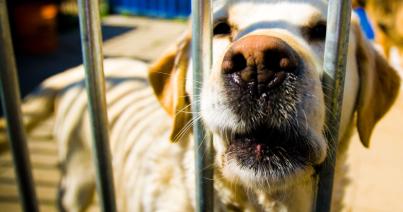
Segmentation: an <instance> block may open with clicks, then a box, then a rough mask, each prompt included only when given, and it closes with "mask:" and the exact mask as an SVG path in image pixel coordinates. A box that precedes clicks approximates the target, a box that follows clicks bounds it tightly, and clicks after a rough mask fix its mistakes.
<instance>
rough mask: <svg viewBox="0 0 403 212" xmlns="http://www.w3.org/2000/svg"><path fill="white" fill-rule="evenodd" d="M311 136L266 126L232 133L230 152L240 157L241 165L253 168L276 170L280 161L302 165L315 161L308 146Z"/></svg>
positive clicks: (232, 155)
mask: <svg viewBox="0 0 403 212" xmlns="http://www.w3.org/2000/svg"><path fill="white" fill-rule="evenodd" d="M307 137H308V136H306V135H300V134H298V133H297V134H294V133H291V132H287V131H283V130H280V129H276V128H269V127H263V128H258V129H255V130H251V131H249V132H248V133H236V134H234V135H233V136H231V137H230V138H229V141H228V149H227V153H228V154H230V155H231V157H232V158H234V159H236V160H237V161H238V164H239V165H241V166H243V167H247V168H251V169H259V167H260V168H264V167H265V168H264V169H266V168H268V169H272V168H276V167H275V166H277V165H278V164H290V163H293V164H295V165H296V166H300V167H301V166H306V165H308V164H310V163H311V161H310V158H309V157H310V156H309V155H310V154H309V152H310V150H309V148H308V147H307V145H304V143H305V142H307V139H308V138H307ZM279 160H281V161H282V162H281V161H279ZM279 166H281V165H279Z"/></svg>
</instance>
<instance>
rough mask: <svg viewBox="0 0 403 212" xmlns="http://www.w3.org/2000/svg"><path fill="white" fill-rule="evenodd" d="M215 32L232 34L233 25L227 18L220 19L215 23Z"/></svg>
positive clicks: (217, 33) (215, 33)
mask: <svg viewBox="0 0 403 212" xmlns="http://www.w3.org/2000/svg"><path fill="white" fill-rule="evenodd" d="M213 34H214V35H229V34H231V26H230V25H229V24H228V22H227V21H225V20H222V21H218V22H217V23H216V24H214V29H213Z"/></svg>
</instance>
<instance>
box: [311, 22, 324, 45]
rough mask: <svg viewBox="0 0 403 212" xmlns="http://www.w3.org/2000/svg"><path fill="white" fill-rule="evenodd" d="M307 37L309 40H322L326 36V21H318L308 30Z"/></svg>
mask: <svg viewBox="0 0 403 212" xmlns="http://www.w3.org/2000/svg"><path fill="white" fill-rule="evenodd" d="M307 36H308V39H309V40H310V41H322V40H325V38H326V23H325V22H319V23H317V24H316V25H315V26H314V27H311V28H309V30H308V35H307Z"/></svg>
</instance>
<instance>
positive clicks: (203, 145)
mask: <svg viewBox="0 0 403 212" xmlns="http://www.w3.org/2000/svg"><path fill="white" fill-rule="evenodd" d="M98 4H99V1H97V0H78V5H79V18H80V33H81V42H82V44H81V45H82V53H83V58H84V59H83V63H84V67H85V73H86V74H85V81H86V88H87V93H88V100H89V108H88V109H89V112H90V120H91V127H92V128H91V129H92V141H93V142H92V144H93V145H92V147H93V148H94V155H93V159H94V163H95V167H96V178H97V181H96V182H97V191H98V192H97V193H98V196H99V198H98V199H99V204H100V208H101V209H102V211H108V212H109V211H112V212H113V211H116V210H117V206H116V200H115V190H114V186H113V171H112V166H111V153H110V150H109V132H108V120H107V110H106V104H105V102H106V101H105V80H104V73H103V54H102V36H101V29H100V17H99V13H98V12H94V11H99V5H98ZM350 15H351V0H345V1H340V0H330V1H329V7H328V24H327V33H326V34H327V36H326V47H325V60H324V61H325V62H324V75H323V79H322V81H323V85H324V87H323V90H324V92H325V96H326V97H327V98H326V100H325V101H326V105H327V107H328V108H330V110H329V111H328V114H327V120H326V121H327V123H326V126H328V128H327V130H326V132H325V133H326V137H327V139H328V142H329V146H330V148H329V152H328V155H330V156H335V154H336V153H335V150H336V149H337V140H338V139H337V136H338V130H339V120H340V112H341V111H340V110H341V105H342V94H343V86H344V75H345V66H346V55H347V46H348V35H349V26H350ZM191 19H192V60H193V79H194V80H195V81H197V82H202V81H203V78H206V75H207V74H208V72H209V70H210V68H211V58H212V50H211V49H212V48H211V45H212V44H211V39H212V1H211V0H207V1H202V0H192V15H191ZM0 36H1V37H0V72H1V73H0V77H1V78H0V80H1V82H0V83H1V84H0V86H1V98H2V103H3V110H4V111H5V116H6V120H7V126H8V135H9V139H8V140H9V142H10V147H11V150H12V155H13V164H14V169H15V172H16V176H17V181H18V187H19V195H20V201H21V206H22V207H21V208H23V210H24V211H38V210H39V209H38V208H39V207H38V200H37V198H36V192H35V185H34V181H33V177H32V168H31V165H30V164H31V162H30V158H29V154H28V148H27V142H26V135H25V132H24V127H23V122H22V114H21V109H20V101H21V100H20V95H19V86H18V80H17V70H16V65H15V59H14V53H13V49H12V45H11V37H10V30H9V22H8V17H7V11H6V2H5V0H0ZM193 86H194V88H193V92H194V96H195V97H196V98H195V99H193V102H192V112H193V114H197V115H199V114H200V92H201V86H200V83H193ZM194 120H195V121H194V127H193V133H194V139H195V145H194V146H195V155H196V160H195V174H196V182H195V185H196V186H195V188H196V194H195V195H196V204H195V205H196V211H199V212H201V211H213V210H214V206H213V200H214V186H213V183H214V181H213V172H214V170H213V167H212V166H211V164H213V153H212V140H211V138H210V137H211V136H210V134H209V132H208V131H207V130H206V129H204V127H203V124H202V122H201V121H200V119H199V118H198V117H196V116H195V117H194ZM335 161H336V157H327V159H326V161H325V163H324V164H323V165H322V166H321V167H320V169H319V170H320V171H319V173H318V174H317V176H316V178H317V182H318V183H317V192H316V196H315V199H314V200H313V210H314V211H318V212H324V211H330V205H331V204H330V203H331V194H332V184H333V175H334V173H333V172H334V166H335Z"/></svg>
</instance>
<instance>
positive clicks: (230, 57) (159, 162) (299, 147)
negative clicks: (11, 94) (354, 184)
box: [23, 0, 400, 211]
mask: <svg viewBox="0 0 403 212" xmlns="http://www.w3.org/2000/svg"><path fill="white" fill-rule="evenodd" d="M213 5H214V18H213V19H214V29H213V32H214V36H213V65H212V68H211V70H210V73H209V74H208V77H207V78H206V79H205V83H203V85H200V84H199V82H197V81H194V80H192V75H191V67H192V62H191V59H190V51H191V45H190V40H191V35H190V34H189V33H185V35H184V36H183V37H181V38H179V39H178V42H177V43H176V45H175V46H174V47H173V48H172V49H171V50H169V51H168V52H167V53H166V54H164V55H163V56H162V57H161V58H160V59H158V60H157V61H156V62H155V63H153V64H152V65H151V66H149V67H148V66H147V65H146V64H143V63H140V62H136V61H130V60H123V59H108V60H106V61H105V70H106V91H107V92H106V94H107V105H108V118H109V127H110V137H111V139H110V142H111V144H110V145H111V152H112V166H113V173H114V183H115V189H116V196H117V198H116V201H117V205H118V208H119V211H192V210H194V207H195V206H194V202H195V194H194V190H195V188H194V154H193V142H192V137H193V136H192V133H191V128H192V123H193V121H194V120H195V119H201V120H202V121H203V123H204V125H205V127H206V129H207V130H209V131H211V133H212V135H213V146H214V152H215V154H214V155H215V160H214V164H211V165H212V166H214V169H215V171H214V189H215V192H214V193H215V196H214V207H215V211H311V209H312V207H313V205H312V199H313V197H314V189H313V187H314V184H315V183H314V175H315V167H316V166H318V165H320V164H322V163H323V161H324V160H325V158H326V157H331V156H329V155H327V149H328V143H327V141H326V139H325V137H324V131H325V130H326V126H325V119H326V113H325V112H326V105H325V103H324V93H323V91H322V83H321V79H322V77H323V75H324V73H323V69H322V66H323V52H324V45H325V37H326V17H327V2H326V1H322V0H309V1H306V0H304V1H303V0H284V1H276V0H256V1H246V0H228V1H222V0H216V1H214V2H213ZM347 57H348V60H347V71H346V80H345V88H344V90H345V92H344V102H343V105H342V115H341V123H340V124H341V125H340V131H339V147H338V150H337V158H338V160H337V167H341V166H342V164H343V158H344V157H345V152H346V149H347V147H348V143H349V139H350V137H351V135H352V134H353V132H354V131H355V130H354V129H357V131H358V133H359V136H360V139H361V142H362V144H363V145H364V146H366V147H368V146H369V144H370V137H371V133H372V131H373V130H374V127H375V125H376V123H377V122H378V121H379V120H380V119H381V118H382V116H383V115H384V114H385V113H386V112H387V111H388V109H389V108H390V107H391V106H392V104H393V102H394V100H395V98H396V96H397V93H398V90H399V85H400V80H399V77H398V75H397V73H396V72H395V70H394V69H393V68H391V67H390V66H389V64H388V63H387V61H386V60H385V59H384V58H383V57H382V56H381V55H380V54H379V53H378V52H377V51H376V50H375V49H374V47H373V46H372V45H371V44H370V43H369V42H368V41H367V40H366V39H365V37H364V36H363V34H362V33H361V31H360V29H359V24H358V23H357V20H356V18H354V17H353V18H352V23H351V30H350V42H349V48H348V54H347ZM147 71H148V78H149V81H147V80H146V78H147V76H146V73H147ZM82 72H83V71H82V67H78V68H75V69H73V70H70V71H67V72H65V73H63V74H61V75H56V76H53V77H52V78H50V79H48V80H46V81H45V82H44V83H43V84H42V86H41V87H40V88H39V89H38V90H37V91H36V92H35V93H33V94H31V95H30V96H29V97H28V98H27V99H26V100H25V101H24V102H25V103H24V105H23V113H24V115H25V118H24V121H25V123H26V126H27V128H28V129H33V128H34V127H35V126H36V125H38V123H40V122H41V120H43V119H45V118H47V117H50V116H52V117H54V120H55V121H54V129H53V131H54V136H55V138H56V139H57V141H58V144H59V151H60V161H61V165H62V166H61V167H62V180H61V182H60V189H59V205H60V207H61V208H62V209H64V210H67V211H82V210H84V209H85V208H86V207H88V205H89V204H90V203H91V201H92V199H93V196H94V195H93V194H94V192H95V176H94V168H93V165H92V162H91V153H92V148H91V144H90V140H91V131H90V124H89V115H88V112H87V110H86V106H87V99H86V94H85V90H84V83H83V74H82ZM204 74H205V75H206V76H207V73H204ZM194 83H197V84H196V85H197V86H202V87H201V88H202V94H201V112H200V114H193V116H192V113H191V109H190V108H191V102H192V100H193V98H194V96H193V92H192V89H191V88H192V86H193V84H194ZM168 141H171V142H168ZM172 142H174V143H175V144H172ZM333 157H334V156H333ZM341 174H342V173H341V172H340V171H338V169H336V180H335V181H336V183H337V182H338V179H340V177H339V176H341ZM334 201H336V200H334Z"/></svg>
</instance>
